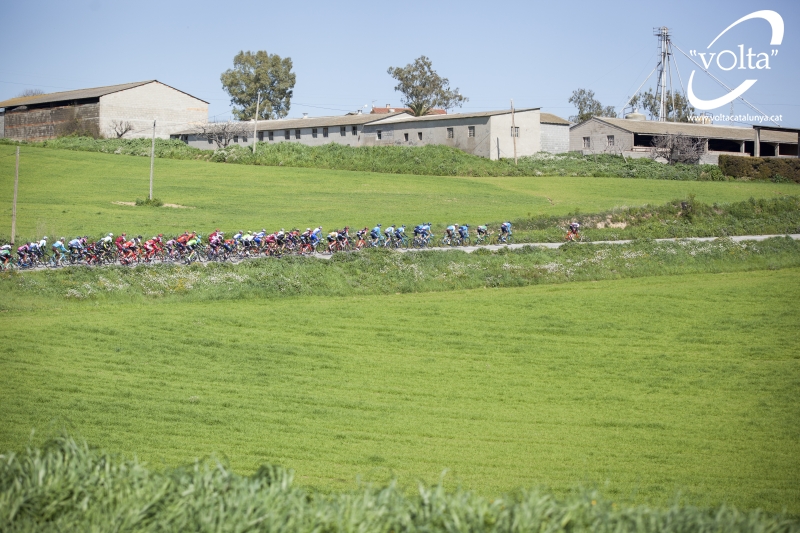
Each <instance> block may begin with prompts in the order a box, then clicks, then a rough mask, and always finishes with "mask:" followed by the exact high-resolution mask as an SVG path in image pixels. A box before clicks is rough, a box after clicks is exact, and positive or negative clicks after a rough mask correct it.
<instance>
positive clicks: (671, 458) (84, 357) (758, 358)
mask: <svg viewBox="0 0 800 533" xmlns="http://www.w3.org/2000/svg"><path fill="white" fill-rule="evenodd" d="M45 274H46V273H45ZM799 274H800V270H798V269H797V268H792V269H784V270H777V271H755V272H746V273H721V274H696V275H680V276H665V277H648V278H641V279H628V280H613V281H600V282H576V283H570V284H562V285H543V286H537V287H524V288H512V289H478V290H470V291H451V292H445V293H422V294H403V295H400V294H398V295H380V296H357V297H340V298H327V299H326V298H318V297H296V298H284V299H278V300H275V299H261V298H257V299H256V298H254V299H241V300H235V301H214V300H208V301H191V300H187V299H180V298H178V299H175V298H171V299H159V300H142V299H139V298H130V297H127V296H124V295H121V296H119V297H116V298H111V299H109V300H108V301H101V300H94V301H69V300H65V299H63V298H59V297H51V296H46V295H41V296H37V295H36V294H35V291H31V294H30V298H29V300H30V301H29V302H27V304H28V308H27V309H26V308H25V307H26V306H25V305H22V304H20V305H19V306H17V307H16V308H11V309H9V308H8V307H6V308H5V310H4V312H3V313H0V338H1V339H2V346H3V348H2V351H1V352H0V353H1V354H2V358H0V405H2V406H3V408H2V411H0V427H1V428H2V431H0V449H9V448H15V449H19V448H20V447H22V446H24V444H25V443H26V442H28V439H29V436H30V431H31V428H36V429H37V434H36V435H35V436H34V442H40V441H41V439H42V438H44V435H45V434H48V433H51V432H54V431H57V430H59V429H61V428H62V427H66V428H68V429H69V430H70V431H72V432H73V433H74V434H78V435H81V436H82V437H85V438H87V440H89V441H90V442H92V443H95V444H97V445H100V446H103V447H104V448H106V449H109V450H112V451H120V452H124V453H126V454H128V455H129V456H131V455H133V454H136V455H138V456H139V457H140V458H143V459H145V460H148V461H149V462H151V464H154V465H178V464H183V463H186V462H189V461H191V460H192V459H194V458H195V457H203V456H207V455H208V454H212V453H216V454H217V455H219V456H223V457H226V458H227V459H228V460H229V461H230V464H231V466H232V467H233V468H234V470H236V471H237V472H240V473H244V474H247V473H250V472H253V471H254V470H256V469H257V468H258V466H259V465H260V464H262V463H265V462H270V463H274V464H280V465H284V466H286V467H290V468H293V469H295V470H296V472H297V476H296V480H297V482H298V483H299V484H301V485H304V486H309V487H317V488H322V489H324V490H338V489H344V488H350V487H353V486H354V483H355V480H356V478H357V476H361V479H365V480H370V481H379V482H383V481H386V480H387V479H389V478H390V477H392V476H396V477H398V478H399V480H400V482H401V483H402V484H403V485H404V486H413V482H414V481H415V480H417V479H421V480H425V481H427V482H435V481H436V480H438V477H439V475H440V473H441V472H442V471H443V470H444V469H448V472H449V473H448V474H447V477H446V478H445V479H446V483H447V484H448V485H449V486H453V485H455V484H462V485H463V486H465V487H467V488H470V489H473V490H475V491H477V492H478V493H479V494H484V495H490V496H491V495H497V494H500V493H503V492H507V491H510V490H513V489H516V488H518V487H522V486H535V485H540V484H544V485H548V486H550V487H553V488H554V489H555V490H556V491H557V492H560V493H563V492H564V491H566V490H568V489H569V488H572V487H574V486H576V485H577V484H581V483H583V484H585V485H597V486H599V487H600V488H601V489H602V491H603V492H604V494H606V495H609V496H611V497H613V498H619V499H630V500H632V501H635V502H650V503H656V504H664V503H666V502H668V501H670V500H671V499H672V498H673V497H675V495H676V494H677V493H678V492H680V493H681V494H682V495H683V497H684V498H685V499H686V500H687V501H690V502H692V503H695V504H700V505H708V504H714V503H718V502H722V501H727V502H730V503H733V504H736V505H737V506H740V507H744V508H752V507H762V508H766V509H768V510H772V511H778V510H780V509H782V508H784V507H785V508H787V509H788V510H789V511H790V512H792V513H794V514H797V513H800V506H798V502H800V482H798V480H800V464H798V461H797V457H798V456H800V430H799V429H798V427H799V426H798V424H797V420H798V419H799V417H800V404H799V403H798V400H797V394H796V393H797V390H798V387H800V366H799V362H798V359H799V358H798V350H797V347H798V346H799V345H800V333H799V332H798V329H797V327H796V326H797V323H798V322H799V321H800V308H798V306H797V301H798V297H800V289H798V283H797V280H798V275H799ZM30 306H32V307H30Z"/></svg>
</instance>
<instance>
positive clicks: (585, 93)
mask: <svg viewBox="0 0 800 533" xmlns="http://www.w3.org/2000/svg"><path fill="white" fill-rule="evenodd" d="M568 101H569V103H570V104H572V105H574V106H575V107H576V108H577V109H578V114H577V115H574V116H571V117H569V120H570V121H571V122H578V123H580V122H583V121H585V120H589V119H590V118H592V117H611V118H614V117H616V116H617V112H616V111H615V110H614V107H612V106H606V107H603V104H601V103H600V102H598V101H597V100H596V99H595V97H594V91H591V90H586V89H578V90H576V91H572V96H570V97H569V100H568Z"/></svg>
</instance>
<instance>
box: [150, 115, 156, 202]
mask: <svg viewBox="0 0 800 533" xmlns="http://www.w3.org/2000/svg"><path fill="white" fill-rule="evenodd" d="M155 158H156V120H155V119H153V141H152V142H151V143H150V200H152V199H153V163H154V161H155Z"/></svg>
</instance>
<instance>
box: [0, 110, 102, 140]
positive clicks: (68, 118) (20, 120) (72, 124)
mask: <svg viewBox="0 0 800 533" xmlns="http://www.w3.org/2000/svg"><path fill="white" fill-rule="evenodd" d="M99 115H100V107H99V104H98V103H97V102H89V103H78V104H76V105H61V106H57V105H54V106H52V107H39V108H33V109H29V108H27V107H25V106H22V107H17V108H13V109H10V110H9V109H6V113H5V120H4V136H5V137H6V138H8V139H16V140H20V141H44V140H47V139H52V138H54V137H57V136H59V135H68V134H70V133H76V132H88V133H96V132H97V131H98V123H99Z"/></svg>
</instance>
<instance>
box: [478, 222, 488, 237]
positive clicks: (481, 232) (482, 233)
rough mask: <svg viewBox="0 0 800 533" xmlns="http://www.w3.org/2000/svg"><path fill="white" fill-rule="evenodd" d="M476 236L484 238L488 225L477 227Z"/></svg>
mask: <svg viewBox="0 0 800 533" xmlns="http://www.w3.org/2000/svg"><path fill="white" fill-rule="evenodd" d="M476 231H477V232H478V235H479V236H481V237H485V236H486V234H487V233H489V224H484V225H483V226H478V227H477V228H476Z"/></svg>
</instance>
